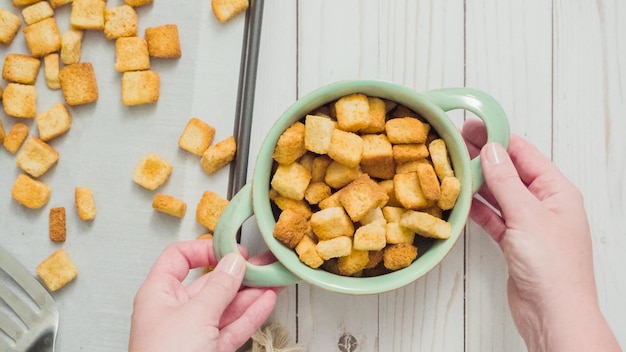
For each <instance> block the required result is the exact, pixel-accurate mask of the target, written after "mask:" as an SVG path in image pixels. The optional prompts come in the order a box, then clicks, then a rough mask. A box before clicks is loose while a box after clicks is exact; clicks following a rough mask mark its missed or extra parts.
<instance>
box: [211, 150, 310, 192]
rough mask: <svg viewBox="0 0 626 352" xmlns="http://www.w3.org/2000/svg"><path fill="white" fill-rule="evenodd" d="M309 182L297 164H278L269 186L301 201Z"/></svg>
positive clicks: (304, 170)
mask: <svg viewBox="0 0 626 352" xmlns="http://www.w3.org/2000/svg"><path fill="white" fill-rule="evenodd" d="M209 149H210V148H209ZM310 181H311V174H310V173H309V171H308V170H307V169H306V168H305V167H304V166H302V165H300V164H299V163H291V164H279V165H278V168H276V172H275V173H274V176H273V177H272V181H271V185H272V188H273V189H275V190H276V191H278V193H280V194H281V195H282V196H284V197H287V198H291V199H296V200H302V199H304V192H305V191H306V189H307V187H308V186H309V183H310Z"/></svg>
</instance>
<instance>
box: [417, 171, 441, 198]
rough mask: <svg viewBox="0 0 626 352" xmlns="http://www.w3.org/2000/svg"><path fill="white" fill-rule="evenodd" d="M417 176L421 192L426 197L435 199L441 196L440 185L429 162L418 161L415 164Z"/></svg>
mask: <svg viewBox="0 0 626 352" xmlns="http://www.w3.org/2000/svg"><path fill="white" fill-rule="evenodd" d="M417 178H418V180H419V183H420V188H421V189H422V194H424V197H426V199H430V200H434V201H437V200H439V198H440V197H441V186H440V185H439V179H438V178H437V174H436V173H435V169H434V168H433V166H432V165H431V164H430V163H420V164H419V165H417Z"/></svg>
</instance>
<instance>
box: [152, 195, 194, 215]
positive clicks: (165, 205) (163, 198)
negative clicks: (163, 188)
mask: <svg viewBox="0 0 626 352" xmlns="http://www.w3.org/2000/svg"><path fill="white" fill-rule="evenodd" d="M152 208H154V210H156V211H158V212H161V213H165V214H169V215H171V216H175V217H177V218H182V217H183V216H185V212H187V203H185V202H183V201H182V200H180V199H176V198H174V197H172V196H169V195H166V194H161V193H157V194H155V195H154V200H153V201H152Z"/></svg>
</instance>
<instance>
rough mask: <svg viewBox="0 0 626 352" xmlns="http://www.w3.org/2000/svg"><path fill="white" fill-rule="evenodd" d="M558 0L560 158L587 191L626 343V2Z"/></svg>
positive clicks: (606, 282)
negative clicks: (625, 299) (625, 215)
mask: <svg viewBox="0 0 626 352" xmlns="http://www.w3.org/2000/svg"><path fill="white" fill-rule="evenodd" d="M624 5H625V4H624V2H623V1H619V0H616V1H599V2H592V1H582V2H576V3H570V2H568V1H555V6H554V12H555V15H554V30H555V33H554V35H555V38H558V40H557V41H556V42H555V46H554V77H555V81H554V82H555V85H554V160H555V162H556V164H557V166H558V167H559V168H560V169H561V170H562V171H563V172H564V173H565V174H566V175H567V176H568V177H569V178H570V179H571V180H572V181H573V182H574V183H575V184H576V185H577V186H578V187H579V188H580V189H581V191H582V193H583V195H584V197H585V205H586V209H587V212H588V217H589V222H590V226H591V232H592V237H593V246H594V250H593V253H594V261H595V272H596V281H597V286H598V292H599V298H600V304H601V307H602V309H603V311H604V314H605V316H606V317H607V319H608V321H609V324H610V325H612V327H613V330H614V332H615V334H616V335H617V338H618V340H619V342H620V343H621V345H622V346H624V345H626V330H625V329H624V327H625V326H626V303H624V300H623V297H624V292H626V277H625V276H624V275H623V274H622V273H623V272H624V270H626V262H625V261H624V259H623V258H624V256H623V253H624V251H625V250H626V242H625V241H624V234H625V232H624V222H623V218H624V213H625V212H626V188H625V186H624V176H626V141H625V140H624V132H625V131H626V119H624V116H623V115H624V111H626V90H625V89H624V87H625V86H626V22H625V21H624V20H623V18H624V16H625V15H626V6H624Z"/></svg>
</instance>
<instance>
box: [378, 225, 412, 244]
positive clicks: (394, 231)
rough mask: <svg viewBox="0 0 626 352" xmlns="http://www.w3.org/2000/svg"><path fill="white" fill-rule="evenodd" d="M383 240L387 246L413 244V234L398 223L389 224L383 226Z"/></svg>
mask: <svg viewBox="0 0 626 352" xmlns="http://www.w3.org/2000/svg"><path fill="white" fill-rule="evenodd" d="M385 240H386V241H387V243H388V244H398V243H413V241H414V240H415V232H413V231H412V230H411V229H409V228H406V227H404V226H402V225H401V224H400V223H399V222H390V223H387V224H386V225H385Z"/></svg>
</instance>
